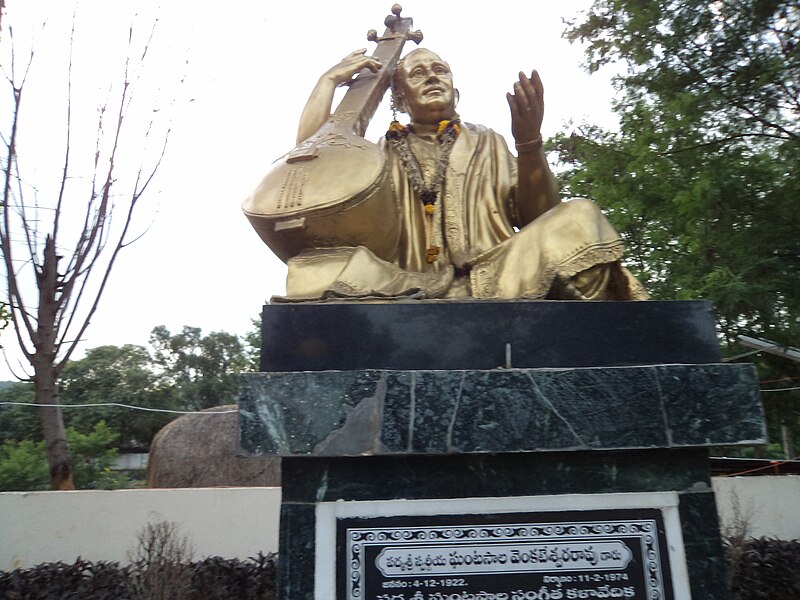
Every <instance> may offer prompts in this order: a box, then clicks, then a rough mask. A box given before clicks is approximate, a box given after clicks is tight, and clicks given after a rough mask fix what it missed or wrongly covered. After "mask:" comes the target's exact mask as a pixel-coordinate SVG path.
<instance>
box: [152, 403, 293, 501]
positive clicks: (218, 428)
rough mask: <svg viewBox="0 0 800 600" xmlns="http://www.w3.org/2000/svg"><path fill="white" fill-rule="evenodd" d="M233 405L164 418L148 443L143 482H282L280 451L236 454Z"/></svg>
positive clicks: (173, 485)
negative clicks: (266, 454)
mask: <svg viewBox="0 0 800 600" xmlns="http://www.w3.org/2000/svg"><path fill="white" fill-rule="evenodd" d="M236 410H237V406H236V405H235V404H228V405H225V406H217V407H215V408H209V409H207V410H204V411H202V412H201V413H196V414H191V415H183V416H181V417H178V418H177V419H175V420H174V421H171V422H170V423H168V424H167V425H166V426H165V427H164V428H163V429H162V430H161V431H159V432H158V433H157V434H156V436H155V438H153V443H152V444H151V446H150V458H149V460H148V464H147V487H149V488H178V487H214V486H227V487H239V486H280V484H281V462H280V458H279V457H256V458H246V457H243V456H239V415H238V414H237V412H235V411H236ZM225 411H234V412H225ZM220 412H223V414H217V413H220Z"/></svg>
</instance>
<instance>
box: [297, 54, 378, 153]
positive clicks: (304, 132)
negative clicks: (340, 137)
mask: <svg viewBox="0 0 800 600" xmlns="http://www.w3.org/2000/svg"><path fill="white" fill-rule="evenodd" d="M366 51H367V50H366V48H362V49H361V50H356V51H355V52H351V53H350V54H348V55H347V56H345V57H344V59H342V61H341V62H340V63H339V64H337V65H335V66H333V67H331V68H330V69H328V70H327V71H326V72H325V73H324V74H323V75H322V77H320V78H319V81H318V82H317V85H316V86H315V87H314V91H313V92H311V96H310V97H309V98H308V102H306V106H305V108H304V109H303V114H302V115H301V116H300V126H299V127H298V128H297V143H298V144H299V143H300V142H302V141H304V140H307V139H308V138H310V137H311V136H312V135H314V134H315V133H316V132H317V131H318V130H319V128H320V127H322V126H323V125H324V124H325V122H326V121H327V120H328V118H329V117H330V116H331V104H333V93H334V91H335V90H336V88H337V87H338V86H340V85H342V84H343V83H346V82H348V81H350V79H352V77H353V75H355V74H356V73H358V72H359V71H360V70H361V69H369V70H370V71H372V72H373V73H374V72H376V71H377V70H378V69H380V68H381V63H380V62H379V61H378V60H377V59H376V58H373V57H371V56H365V55H364V54H365V53H366Z"/></svg>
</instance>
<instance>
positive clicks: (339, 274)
mask: <svg viewBox="0 0 800 600" xmlns="http://www.w3.org/2000/svg"><path fill="white" fill-rule="evenodd" d="M383 149H384V152H385V154H386V157H387V167H388V169H389V171H390V172H389V179H390V182H391V185H392V187H393V192H394V194H395V197H396V199H397V202H398V208H399V218H400V219H401V227H400V232H401V234H400V240H399V243H398V247H397V251H396V253H395V256H394V257H393V259H392V260H391V261H384V260H381V259H379V258H377V257H376V256H375V255H374V254H373V253H372V252H371V251H370V250H369V249H368V248H365V247H363V246H360V247H356V248H353V247H341V248H325V249H309V250H306V251H304V252H303V253H301V254H300V255H299V256H297V257H294V258H292V259H290V260H289V262H288V266H289V274H288V278H287V298H286V299H288V300H291V299H295V300H303V299H318V298H325V297H339V298H348V297H349V298H365V297H402V296H412V295H413V296H415V297H425V298H459V297H474V298H508V299H510V298H532V299H533V298H544V297H547V296H548V294H550V296H551V297H558V296H557V295H555V296H554V295H553V290H554V289H555V288H557V287H558V285H559V284H563V283H564V282H565V281H570V282H572V283H573V284H574V285H575V286H576V287H577V290H578V291H579V292H580V296H579V297H582V298H586V299H593V298H608V299H620V300H627V299H630V300H635V299H645V298H646V297H647V294H646V292H645V291H644V289H643V288H642V286H641V284H639V282H638V281H637V280H636V279H635V278H634V277H633V276H632V275H631V274H630V273H629V272H628V271H627V269H625V268H624V267H622V266H621V264H620V263H619V260H620V258H621V257H622V254H623V244H622V240H621V239H620V237H619V235H618V234H617V232H616V231H615V230H614V228H613V227H612V226H611V224H610V223H609V222H608V221H607V220H606V218H605V217H604V216H603V215H602V213H601V212H600V210H599V209H598V208H597V206H596V205H595V204H594V203H593V202H591V201H589V200H586V199H573V200H568V201H566V202H561V203H559V204H558V205H556V206H555V207H553V208H551V209H550V210H548V211H547V212H545V213H544V214H542V215H540V216H539V217H537V218H536V219H534V220H533V221H531V222H523V221H522V220H521V219H520V216H519V212H518V211H517V210H516V204H517V202H524V201H525V199H524V198H521V199H518V198H516V181H517V163H516V158H515V157H514V156H513V155H512V154H511V153H510V152H509V151H508V147H507V146H506V143H505V141H504V140H503V138H502V137H501V136H500V135H498V134H497V133H495V132H494V131H492V130H490V129H487V128H485V127H482V126H480V125H471V124H463V125H462V128H461V133H460V135H459V136H458V138H457V140H456V142H455V144H454V145H453V148H452V152H451V155H450V160H449V163H448V165H447V169H446V171H445V180H444V185H443V189H442V192H441V193H440V197H439V199H438V201H437V202H436V204H435V212H434V214H433V218H432V219H431V218H430V217H427V216H426V215H425V213H424V206H423V204H422V202H420V200H419V198H418V195H417V192H416V191H415V190H414V188H413V186H412V185H411V183H410V181H409V179H408V177H407V174H406V172H405V169H404V168H403V166H402V164H401V162H400V158H399V156H398V153H397V152H396V151H395V149H394V148H393V147H391V145H389V144H388V143H386V142H385V141H384V143H383ZM422 163H423V160H422V159H421V160H420V164H421V165H422ZM424 170H425V169H423V171H424ZM428 170H430V169H428ZM431 246H435V247H438V248H439V249H440V252H439V255H438V256H437V258H436V260H435V262H433V263H430V264H429V263H428V262H427V261H426V254H427V250H428V248H429V247H431Z"/></svg>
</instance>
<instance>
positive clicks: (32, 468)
mask: <svg viewBox="0 0 800 600" xmlns="http://www.w3.org/2000/svg"><path fill="white" fill-rule="evenodd" d="M48 489H50V472H49V469H48V467H47V454H46V452H45V449H44V442H34V441H32V440H22V441H21V442H15V441H10V442H6V443H4V444H3V445H2V446H0V492H10V491H29V490H30V491H36V490H48Z"/></svg>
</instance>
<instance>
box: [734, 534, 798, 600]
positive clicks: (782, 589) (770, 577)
mask: <svg viewBox="0 0 800 600" xmlns="http://www.w3.org/2000/svg"><path fill="white" fill-rule="evenodd" d="M734 550H735V552H732V551H734ZM728 556H729V557H731V556H733V557H734V560H733V561H731V564H730V571H731V589H732V592H733V598H734V600H751V599H758V600H798V599H800V540H792V541H785V540H775V539H770V538H759V539H748V540H744V541H742V542H741V543H740V547H739V548H736V549H734V548H732V547H731V545H729V546H728Z"/></svg>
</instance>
